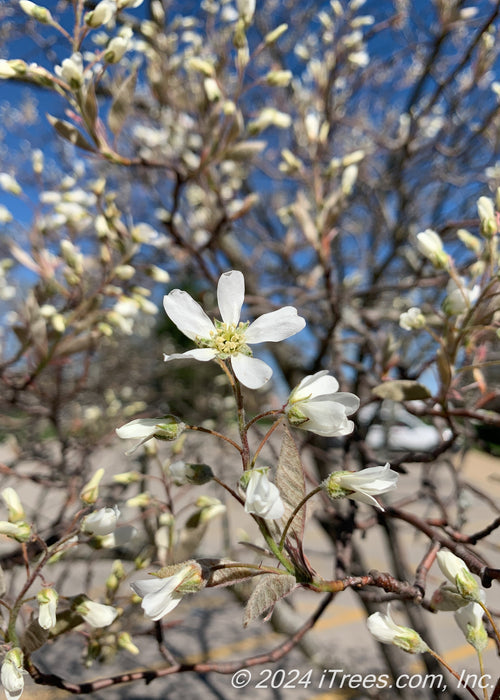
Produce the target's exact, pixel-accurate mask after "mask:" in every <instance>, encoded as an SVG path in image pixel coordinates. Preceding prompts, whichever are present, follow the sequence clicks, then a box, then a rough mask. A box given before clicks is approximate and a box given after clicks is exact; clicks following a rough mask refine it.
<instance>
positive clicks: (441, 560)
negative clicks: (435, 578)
mask: <svg viewBox="0 0 500 700" xmlns="http://www.w3.org/2000/svg"><path fill="white" fill-rule="evenodd" d="M437 563H438V565H439V568H440V569H441V571H442V573H443V574H444V575H445V576H446V578H447V579H448V581H450V582H451V583H453V585H454V586H456V589H457V591H458V592H459V593H460V595H461V596H462V597H463V598H465V600H469V601H474V602H477V601H479V600H481V587H480V586H479V583H478V582H477V581H476V579H475V578H474V577H473V575H472V574H471V572H470V571H469V569H468V567H467V565H466V564H465V562H463V561H462V559H460V558H459V557H457V556H456V555H455V554H453V553H452V552H448V551H447V550H444V549H441V550H440V551H439V552H438V553H437Z"/></svg>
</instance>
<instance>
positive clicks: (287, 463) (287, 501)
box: [275, 428, 306, 542]
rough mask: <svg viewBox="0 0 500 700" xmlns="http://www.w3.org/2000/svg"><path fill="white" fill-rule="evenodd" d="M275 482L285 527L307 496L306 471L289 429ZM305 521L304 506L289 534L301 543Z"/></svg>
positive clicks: (284, 439) (284, 440)
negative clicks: (281, 503)
mask: <svg viewBox="0 0 500 700" xmlns="http://www.w3.org/2000/svg"><path fill="white" fill-rule="evenodd" d="M275 481H276V486H277V487H278V489H279V492H280V495H281V500H282V501H283V503H284V505H285V514H284V516H283V518H282V523H283V526H284V525H285V524H286V523H287V522H288V519H289V517H290V516H291V514H292V512H293V510H294V509H295V507H296V506H297V505H298V504H299V503H300V501H301V500H302V499H303V498H304V496H305V495H306V484H305V480H304V469H303V467H302V462H301V461H300V456H299V452H298V450H297V446H296V445H295V442H294V440H293V438H292V436H291V434H290V431H289V430H288V428H285V434H284V436H283V442H282V443H281V451H280V456H279V460H278V468H277V470H276V480H275ZM305 521H306V509H305V506H304V507H303V508H301V509H300V510H299V512H298V513H297V515H296V516H295V518H294V519H293V521H292V524H291V526H290V529H289V531H288V532H289V534H293V535H294V536H295V537H296V539H297V540H298V541H299V542H300V541H302V535H303V533H304V525H305Z"/></svg>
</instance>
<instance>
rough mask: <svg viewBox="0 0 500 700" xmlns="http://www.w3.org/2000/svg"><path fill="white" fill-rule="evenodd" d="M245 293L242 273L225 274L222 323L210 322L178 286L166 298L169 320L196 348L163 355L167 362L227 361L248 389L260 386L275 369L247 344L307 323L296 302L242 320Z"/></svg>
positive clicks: (220, 287) (221, 280)
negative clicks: (259, 358) (258, 357)
mask: <svg viewBox="0 0 500 700" xmlns="http://www.w3.org/2000/svg"><path fill="white" fill-rule="evenodd" d="M244 295H245V281H244V278H243V275H242V273H241V272H239V271H237V270H231V271H230V272H224V274H222V275H221V277H220V278H219V283H218V285H217V301H218V304H219V310H220V314H221V317H222V321H218V320H214V321H211V320H210V318H209V317H208V316H207V314H206V313H205V312H204V311H203V309H202V308H201V306H200V305H199V304H198V303H197V302H196V301H194V299H193V298H192V297H191V296H190V295H189V294H188V293H187V292H184V291H182V290H180V289H174V290H172V291H171V292H170V294H167V295H166V296H165V297H164V298H163V306H164V308H165V311H166V313H167V316H168V317H169V318H170V320H171V321H172V322H173V323H174V324H175V325H176V326H177V328H178V329H179V330H180V331H181V332H182V333H184V335H186V336H187V337H188V338H190V339H191V340H193V341H194V342H195V343H196V345H197V346H198V347H197V348H196V349H195V350H188V351H187V352H184V353H175V354H173V355H164V359H165V362H168V361H170V360H177V359H179V358H192V359H194V360H200V361H201V362H207V361H208V360H214V359H216V358H217V359H219V360H227V359H229V360H230V362H231V367H232V369H233V372H234V374H235V375H236V377H237V379H239V381H240V382H241V383H242V384H243V385H244V386H246V387H248V388H249V389H258V388H259V387H261V386H263V385H264V384H265V383H266V382H267V381H269V379H270V378H271V376H272V373H273V371H272V369H271V368H270V367H269V365H267V364H266V363H265V362H263V361H262V360H258V359H257V358H255V357H253V356H252V351H251V350H250V348H249V345H253V344H255V343H266V342H278V341H280V340H284V339H285V338H289V337H290V336H292V335H295V334H296V333H298V332H299V331H301V330H302V329H303V328H304V326H305V323H306V322H305V321H304V319H303V318H301V317H300V316H298V314H297V310H296V309H295V308H294V307H293V306H285V307H283V308H281V309H278V310H277V311H271V312H270V313H267V314H263V315H262V316H260V317H259V318H258V319H256V320H255V321H254V322H253V323H249V322H246V323H242V322H240V315H241V308H242V306H243V300H244Z"/></svg>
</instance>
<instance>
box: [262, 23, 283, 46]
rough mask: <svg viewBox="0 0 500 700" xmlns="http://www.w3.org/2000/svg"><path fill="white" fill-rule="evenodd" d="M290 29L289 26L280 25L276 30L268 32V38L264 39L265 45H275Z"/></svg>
mask: <svg viewBox="0 0 500 700" xmlns="http://www.w3.org/2000/svg"><path fill="white" fill-rule="evenodd" d="M287 29H288V24H280V25H279V26H278V27H276V29H273V30H272V31H270V32H268V33H267V34H266V36H265V37H264V43H265V44H266V46H270V45H271V44H274V43H275V42H276V41H278V39H279V38H280V36H282V35H283V34H284V33H285V32H286V31H287Z"/></svg>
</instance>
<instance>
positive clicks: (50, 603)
mask: <svg viewBox="0 0 500 700" xmlns="http://www.w3.org/2000/svg"><path fill="white" fill-rule="evenodd" d="M36 598H37V600H38V604H39V606H40V607H39V609H38V624H39V625H40V627H42V628H43V629H44V630H50V629H52V627H55V625H56V607H57V601H58V599H59V595H58V593H57V591H55V590H54V589H53V588H42V590H41V591H40V592H39V593H38V594H37V597H36Z"/></svg>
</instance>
